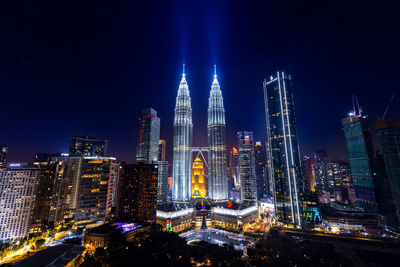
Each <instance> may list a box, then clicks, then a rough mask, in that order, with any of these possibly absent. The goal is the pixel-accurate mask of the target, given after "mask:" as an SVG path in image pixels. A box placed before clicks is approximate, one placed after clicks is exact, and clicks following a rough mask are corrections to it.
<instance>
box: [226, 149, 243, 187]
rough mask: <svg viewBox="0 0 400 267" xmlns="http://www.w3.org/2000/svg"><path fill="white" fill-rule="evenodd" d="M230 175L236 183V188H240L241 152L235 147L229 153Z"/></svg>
mask: <svg viewBox="0 0 400 267" xmlns="http://www.w3.org/2000/svg"><path fill="white" fill-rule="evenodd" d="M229 175H230V177H232V179H233V181H234V186H235V187H240V175H239V150H238V149H237V148H235V147H233V148H232V150H231V151H229Z"/></svg>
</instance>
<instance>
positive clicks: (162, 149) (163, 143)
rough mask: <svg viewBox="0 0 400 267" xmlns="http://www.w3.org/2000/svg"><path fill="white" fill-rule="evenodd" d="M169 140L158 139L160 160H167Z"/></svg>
mask: <svg viewBox="0 0 400 267" xmlns="http://www.w3.org/2000/svg"><path fill="white" fill-rule="evenodd" d="M166 154H167V141H165V140H162V139H160V141H158V160H160V161H167V156H166Z"/></svg>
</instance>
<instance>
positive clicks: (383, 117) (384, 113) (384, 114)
mask: <svg viewBox="0 0 400 267" xmlns="http://www.w3.org/2000/svg"><path fill="white" fill-rule="evenodd" d="M393 99H394V95H392V97H391V98H390V100H389V103H388V105H387V106H386V109H385V111H384V112H383V116H382V120H384V119H385V117H386V114H387V112H388V110H389V108H390V103H392V101H393Z"/></svg>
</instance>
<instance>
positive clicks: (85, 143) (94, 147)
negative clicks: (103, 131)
mask: <svg viewBox="0 0 400 267" xmlns="http://www.w3.org/2000/svg"><path fill="white" fill-rule="evenodd" d="M107 145H108V141H107V140H100V139H96V138H95V137H91V136H73V137H71V143H70V146H69V155H70V156H85V157H90V156H99V157H104V156H105V155H107Z"/></svg>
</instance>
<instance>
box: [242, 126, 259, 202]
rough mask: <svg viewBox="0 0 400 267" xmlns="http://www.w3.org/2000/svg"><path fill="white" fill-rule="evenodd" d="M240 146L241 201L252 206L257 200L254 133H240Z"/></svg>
mask: <svg viewBox="0 0 400 267" xmlns="http://www.w3.org/2000/svg"><path fill="white" fill-rule="evenodd" d="M238 145H239V175H240V183H241V195H242V196H241V199H242V201H244V202H247V203H249V204H250V203H254V202H255V201H256V200H257V192H256V189H257V182H256V170H255V158H254V140H253V132H246V131H245V132H238Z"/></svg>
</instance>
